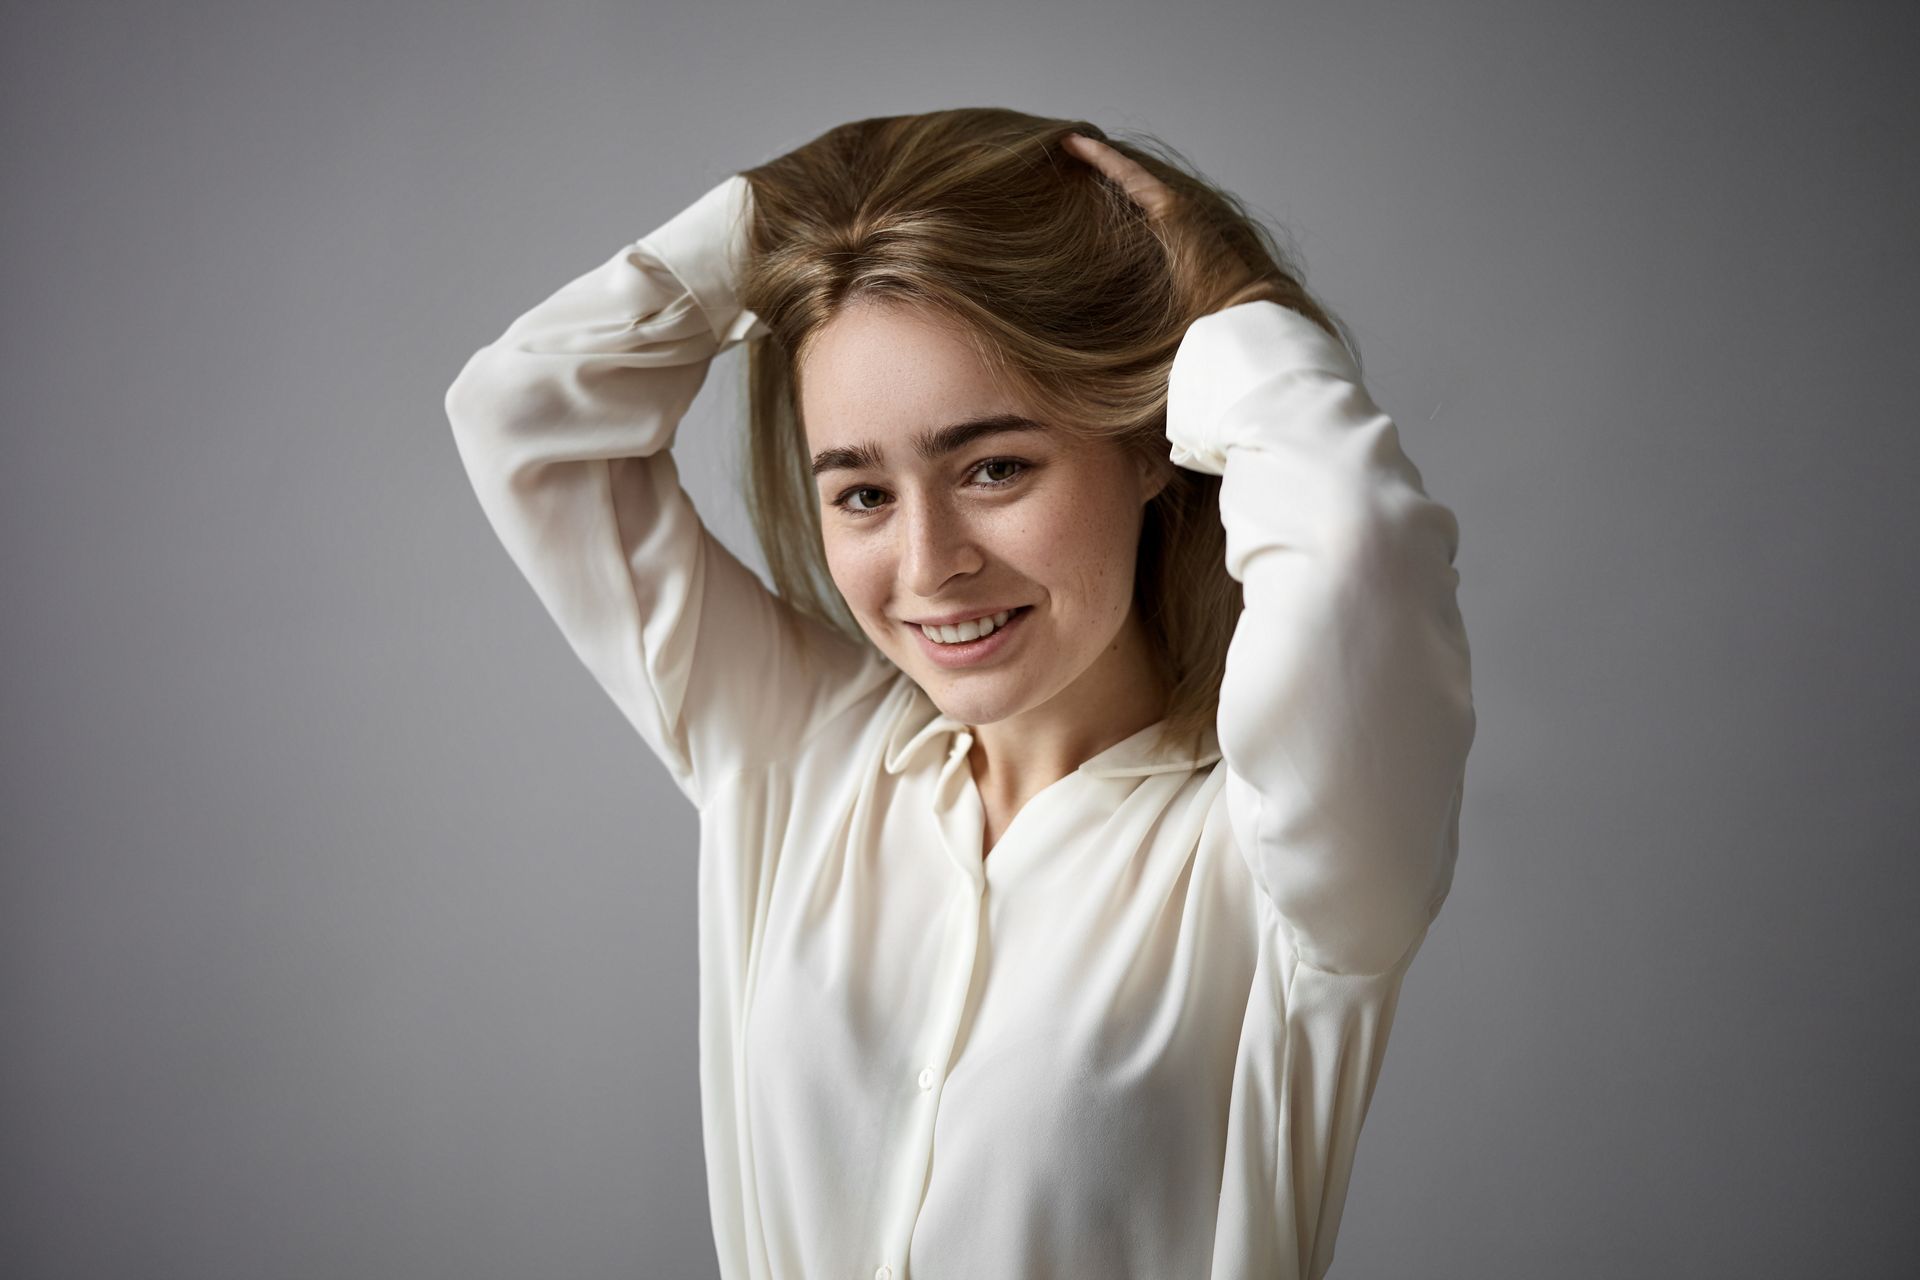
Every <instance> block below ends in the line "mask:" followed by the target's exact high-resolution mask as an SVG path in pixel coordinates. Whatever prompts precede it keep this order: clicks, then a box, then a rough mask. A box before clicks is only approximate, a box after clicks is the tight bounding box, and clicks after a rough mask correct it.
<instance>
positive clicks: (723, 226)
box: [640, 173, 767, 346]
mask: <svg viewBox="0 0 1920 1280" xmlns="http://www.w3.org/2000/svg"><path fill="white" fill-rule="evenodd" d="M752 199H753V187H752V185H751V184H749V183H748V182H747V179H746V176H745V175H744V174H739V173H735V174H730V175H728V176H727V177H726V178H725V179H723V180H722V181H721V182H719V183H718V184H716V185H715V186H714V187H712V188H711V189H709V190H708V191H707V193H706V194H705V195H702V196H701V197H700V198H699V199H698V200H695V201H694V202H693V203H692V204H690V205H688V206H687V207H686V208H684V209H682V210H681V211H680V212H679V213H676V214H674V215H673V217H671V218H669V219H668V220H667V221H666V222H664V223H662V224H661V225H660V226H659V227H658V228H656V229H654V230H653V231H650V232H648V233H647V234H646V235H644V236H642V237H641V238H640V244H641V245H642V246H643V247H645V248H646V249H648V250H649V251H651V252H652V253H653V255H654V256H655V257H656V258H658V259H659V260H660V261H661V262H662V263H664V264H665V265H666V268H667V269H668V270H669V271H671V272H673V274H674V276H675V278H677V279H678V280H679V281H680V283H681V284H683V285H685V286H686V287H687V292H688V293H690V294H692V295H693V301H694V303H695V305H697V306H698V307H699V308H700V312H701V314H702V315H704V316H705V317H706V319H707V324H708V326H709V327H710V328H711V329H712V330H713V333H714V336H715V337H716V338H718V339H719V340H720V342H721V345H723V346H725V345H727V344H729V343H732V342H738V341H740V340H741V339H743V338H747V337H750V336H753V335H755V334H761V333H765V332H767V329H766V326H765V325H763V324H761V323H760V321H759V317H757V316H755V315H754V314H753V313H752V312H751V311H742V310H741V309H740V301H739V298H738V295H737V294H736V292H735V288H736V286H735V281H736V280H737V279H738V273H739V269H740V267H741V265H742V264H744V263H745V262H746V260H747V233H748V229H749V226H750V220H749V217H748V213H749V210H750V207H751V203H752Z"/></svg>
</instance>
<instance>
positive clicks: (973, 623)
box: [907, 604, 1032, 646]
mask: <svg viewBox="0 0 1920 1280" xmlns="http://www.w3.org/2000/svg"><path fill="white" fill-rule="evenodd" d="M1031 607H1032V606H1030V605H1024V604H1023V605H1019V606H1017V607H1015V608H1012V609H1003V610H1001V611H1000V612H998V613H989V614H983V615H982V616H980V617H978V618H974V619H970V620H968V621H966V622H959V623H955V624H953V625H951V626H940V627H930V626H927V625H925V624H924V623H919V622H910V623H908V624H907V625H908V626H910V627H913V628H914V629H915V630H917V631H919V632H920V634H921V635H923V636H925V637H926V638H927V639H928V640H930V641H932V642H933V643H934V644H937V645H942V646H945V645H962V644H969V643H971V642H973V641H975V640H984V639H986V638H987V637H988V636H990V635H992V634H993V633H994V632H996V631H998V630H999V629H1000V628H1001V627H1004V626H1006V625H1007V623H1009V622H1011V621H1012V620H1013V619H1015V618H1017V617H1019V616H1020V615H1021V614H1023V613H1025V612H1026V611H1027V610H1028V609H1029V608H1031Z"/></svg>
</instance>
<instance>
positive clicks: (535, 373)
mask: <svg viewBox="0 0 1920 1280" xmlns="http://www.w3.org/2000/svg"><path fill="white" fill-rule="evenodd" d="M751 195H752V189H751V187H750V186H749V185H748V183H747V180H746V179H745V178H744V177H742V176H741V175H739V174H734V175H731V176H729V177H728V178H727V179H726V180H724V181H722V182H721V183H719V184H718V185H716V186H714V187H713V188H712V189H710V190H709V191H708V192H707V193H706V194H704V195H703V196H701V197H700V198H699V199H698V200H696V201H695V202H694V203H693V204H691V205H689V206H688V207H686V208H685V209H683V210H682V211H681V212H680V213H678V214H676V215H674V217H672V218H671V219H669V220H668V221H667V222H666V223H665V224H663V225H662V226H661V227H659V228H658V229H657V230H655V231H653V232H652V233H650V234H648V235H646V236H643V237H642V238H641V239H639V240H637V241H635V242H633V243H631V244H628V245H627V246H625V247H624V248H622V249H620V250H619V251H618V252H617V253H615V254H614V255H613V256H612V257H611V258H609V259H607V260H606V261H605V262H603V263H602V264H601V265H599V266H597V267H595V268H594V269H592V270H591V271H588V272H587V273H586V274H584V275H582V276H579V277H578V278H576V279H574V280H572V281H570V282H569V283H567V284H566V285H564V286H563V287H561V288H560V289H559V290H558V291H557V292H555V293H554V294H552V295H551V296H550V297H548V298H547V299H546V300H545V301H543V302H541V303H540V304H539V305H537V306H535V307H534V308H532V309H531V310H530V311H527V312H526V313H525V314H523V315H521V316H520V317H519V318H518V319H516V320H514V321H513V323H512V324H511V325H509V326H508V328H507V330H506V331H505V332H504V333H503V334H502V335H501V336H500V337H499V338H498V339H496V340H495V341H493V342H491V343H489V344H488V345H487V346H485V347H482V348H481V349H480V350H479V351H477V352H475V353H474V354H473V356H471V357H470V358H469V359H468V360H467V362H466V365H465V366H464V367H463V368H462V369H461V370H460V373H459V375H458V376H457V377H456V378H455V379H454V381H453V384H452V386H451V387H449V388H448V390H447V393H446V412H447V418H448V420H449V422H451V424H452V426H453V434H454V440H455V442H456V444H457V446H458V448H459V453H460V457H461V460H462V462H463V463H464V465H465V467H466V471H467V475H468V478H469V479H470V480H471V481H472V484H473V488H474V493H475V494H476V495H477V496H478V498H479V500H480V505H481V507H482V509H483V510H484V511H485V513H486V516H487V519H488V521H489V522H490V523H491V524H492V526H493V528H494V531H495V532H496V533H497V534H498V535H499V538H500V541H501V542H502V544H504V545H505V547H506V549H507V552H508V554H509V555H511V556H512V558H513V560H514V562H515V563H516V564H517V565H518V566H519V567H520V570H521V572H522V573H523V574H525V575H526V578H527V580H528V582H529V583H530V584H531V585H532V586H533V589H534V591H535V593H536V594H537V595H538V596H539V598H540V601H541V603H542V604H543V605H544V606H545V607H546V609H547V611H548V612H549V613H550V614H551V615H552V616H553V619H554V621H555V622H556V623H557V624H558V625H559V627H560V630H561V632H562V633H563V634H564V635H565V636H566V638H567V641H568V642H569V643H570V644H571V645H572V647H573V649H574V652H575V653H576V654H578V655H579V657H580V659H581V661H582V662H583V663H585V664H586V667H587V669H588V670H589V671H591V672H592V673H593V675H594V677H595V679H597V680H598V681H599V682H600V684H601V686H602V687H603V688H604V689H605V690H606V691H607V693H608V695H609V696H611V697H612V699H613V701H614V703H615V704H616V705H617V706H618V707H619V709H620V711H621V713H622V714H623V715H625V716H626V718H627V720H628V721H629V722H631V723H632V724H633V726H634V728H636V729H637V730H638V731H639V733H640V736H641V737H642V738H643V739H644V740H645V741H646V743H647V745H648V746H649V747H650V748H652V750H653V751H654V753H655V754H656V755H658V756H659V757H660V759H661V761H662V762H663V763H664V764H665V765H666V766H667V769H668V771H669V772H670V773H671V774H672V776H673V779H674V782H675V783H676V785H678V786H679V787H680V789H681V791H682V792H683V793H685V794H686V795H687V797H688V798H689V799H691V800H692V801H693V802H694V803H695V804H696V805H699V804H701V803H702V802H703V798H704V797H705V796H706V795H707V794H708V793H709V791H710V788H711V785H712V784H713V783H714V782H716V781H718V780H719V779H720V778H721V777H722V776H724V775H725V774H726V773H728V772H729V771H733V770H737V769H741V768H744V767H747V766H749V765H752V764H754V763H756V762H761V761H766V760H770V759H772V758H774V757H776V756H777V755H778V754H780V753H781V752H783V751H790V750H791V749H792V748H793V747H794V746H795V745H796V744H798V743H799V742H801V741H802V740H803V739H804V738H805V737H806V736H807V735H808V734H809V733H811V731H812V730H813V728H815V727H816V726H817V725H819V724H821V723H823V722H824V720H825V719H826V718H828V717H830V716H831V714H832V713H833V712H834V711H835V710H837V709H839V708H841V707H843V706H844V705H846V703H847V702H848V701H850V700H851V699H852V698H853V697H855V696H857V695H858V694H859V693H860V692H861V691H862V690H863V689H864V688H865V687H867V686H868V685H870V684H871V682H873V681H874V680H876V679H878V678H880V677H881V676H882V675H883V674H884V673H883V671H882V669H881V668H880V667H879V666H878V665H877V660H876V659H875V658H873V657H872V656H871V655H870V654H868V653H867V652H866V651H864V650H862V649H860V648H858V647H857V646H855V645H853V644H852V643H851V642H850V641H848V640H846V639H845V638H844V637H841V636H839V635H837V634H836V633H833V632H831V631H830V630H828V629H827V628H826V627H824V626H821V625H819V624H817V623H813V622H811V621H809V620H803V619H798V618H793V619H792V620H793V623H794V626H795V627H796V628H797V630H796V631H795V632H789V631H787V630H785V629H783V627H782V626H781V625H780V622H781V617H782V615H783V614H785V615H788V616H791V611H790V610H789V609H788V606H786V605H785V603H784V602H782V601H781V600H779V599H778V598H777V597H775V596H774V595H773V594H772V593H771V592H769V591H768V590H767V589H766V587H765V586H764V585H763V584H762V583H761V581H760V579H759V578H758V577H756V576H755V575H754V573H753V572H752V571H751V570H750V569H748V568H747V567H746V566H745V565H743V564H741V563H740V561H739V560H738V559H736V558H735V557H734V556H733V555H732V554H731V553H730V552H729V551H728V550H727V549H726V547H725V546H723V545H722V544H721V543H720V542H719V540H718V539H716V538H715V537H714V536H713V535H712V534H711V533H710V532H709V531H708V530H707V529H706V527H705V526H704V525H703V524H702V522H701V520H700V518H699V516H698V514H697V513H696V512H695V510H694V507H693V503H692V501H691V500H690V499H689V498H688V496H687V494H686V492H685V491H684V490H683V489H682V488H681V487H680V483H679V473H678V471H677V469H676V468H675V466H674V462H673V457H672V454H671V453H670V452H669V449H670V447H671V445H672V443H673V437H674V432H675V430H676V429H677V428H678V426H679V423H680V420H681V418H682V416H683V415H684V414H685V413H686V411H687V408H688V406H689V405H690V404H691V403H692V401H693V398H694V396H695V394H696V393H697V392H698V391H699V390H700V387H701V385H702V384H703V383H704V382H705V380H706V376H707V372H708V368H709V366H710V364H711V362H712V359H713V357H714V356H715V355H717V354H718V353H719V352H720V351H723V350H725V349H726V348H728V347H730V346H732V345H734V344H735V343H738V342H741V341H745V340H747V339H749V338H753V337H757V336H759V335H761V334H764V333H765V332H766V329H765V326H764V325H762V324H761V323H760V322H759V319H758V318H757V317H756V316H754V315H753V313H752V312H749V311H743V310H741V309H740V306H739V304H738V301H737V300H736V296H735V291H734V278H735V271H736V269H737V266H738V264H739V263H740V262H741V261H742V260H743V252H744V247H745V235H746V226H747V214H748V210H749V204H750V201H751ZM796 634H797V635H798V636H799V637H800V638H801V641H802V644H801V647H802V648H804V650H805V654H804V655H803V653H801V652H799V651H798V650H796V647H795V644H794V640H793V636H794V635H796ZM803 657H805V658H809V659H810V661H803V660H802V659H803Z"/></svg>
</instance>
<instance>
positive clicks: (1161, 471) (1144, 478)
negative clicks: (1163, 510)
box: [1138, 455, 1180, 505]
mask: <svg viewBox="0 0 1920 1280" xmlns="http://www.w3.org/2000/svg"><path fill="white" fill-rule="evenodd" d="M1179 469H1180V468H1179V467H1178V466H1177V465H1176V464H1175V463H1174V461H1173V459H1171V458H1162V457H1157V456H1151V455H1148V456H1142V457H1140V458H1139V459H1138V471H1139V473H1140V501H1141V503H1142V504H1143V505H1144V504H1146V503H1149V502H1152V501H1153V500H1154V499H1155V498H1157V497H1159V496H1160V491H1161V490H1162V489H1164V488H1166V487H1167V485H1169V484H1170V483H1172V481H1173V476H1174V473H1175V472H1176V471H1178V470H1179Z"/></svg>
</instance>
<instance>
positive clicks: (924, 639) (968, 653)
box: [906, 605, 1033, 667]
mask: <svg viewBox="0 0 1920 1280" xmlns="http://www.w3.org/2000/svg"><path fill="white" fill-rule="evenodd" d="M1032 611H1033V608H1032V606H1031V605H1020V606H1018V607H1017V608H1015V609H1012V610H1010V611H1009V612H1008V615H1007V620H1006V621H1005V622H1003V623H1001V624H1000V625H999V626H997V627H995V628H994V629H993V630H992V631H990V632H988V633H987V634H986V635H984V636H980V637H978V638H977V639H973V640H960V641H957V642H955V643H953V644H943V643H942V642H940V641H938V640H933V639H929V638H928V636H927V633H926V632H925V631H924V630H922V629H921V626H920V624H919V623H908V624H906V625H907V626H908V627H909V628H910V629H911V630H912V631H913V634H914V640H915V643H917V644H918V645H919V646H920V648H921V651H922V652H923V653H925V654H926V656H927V659H928V660H929V661H930V662H932V663H934V664H935V665H936V666H941V667H965V666H971V665H973V664H975V663H979V662H984V661H986V660H987V659H989V658H991V657H992V656H993V655H994V654H996V653H998V652H1000V651H1001V650H1002V649H1003V648H1005V647H1006V646H1007V645H1008V644H1009V643H1010V642H1012V641H1013V640H1015V639H1017V638H1018V637H1019V635H1020V634H1021V632H1022V630H1023V627H1024V624H1025V622H1026V618H1027V615H1028V614H1029V613H1031V612H1032Z"/></svg>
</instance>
